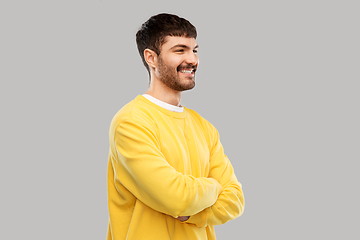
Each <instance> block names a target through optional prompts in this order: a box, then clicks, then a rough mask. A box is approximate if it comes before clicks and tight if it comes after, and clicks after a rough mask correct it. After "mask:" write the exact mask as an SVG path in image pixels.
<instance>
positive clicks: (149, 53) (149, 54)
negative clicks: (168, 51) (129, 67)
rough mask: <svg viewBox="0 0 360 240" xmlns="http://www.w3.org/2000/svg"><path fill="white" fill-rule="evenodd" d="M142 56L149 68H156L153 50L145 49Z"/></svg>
mask: <svg viewBox="0 0 360 240" xmlns="http://www.w3.org/2000/svg"><path fill="white" fill-rule="evenodd" d="M144 58H145V61H146V62H147V64H148V65H149V67H150V68H156V66H157V54H156V52H154V51H153V50H150V49H148V48H147V49H145V50H144Z"/></svg>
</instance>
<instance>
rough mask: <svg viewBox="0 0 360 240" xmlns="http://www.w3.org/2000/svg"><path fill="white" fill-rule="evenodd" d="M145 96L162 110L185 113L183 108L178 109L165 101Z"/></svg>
mask: <svg viewBox="0 0 360 240" xmlns="http://www.w3.org/2000/svg"><path fill="white" fill-rule="evenodd" d="M143 96H144V97H145V98H146V99H147V100H149V101H151V102H153V103H155V104H156V105H158V106H160V107H162V108H165V109H167V110H169V111H172V112H183V111H184V107H183V106H181V107H178V106H174V105H171V104H169V103H166V102H163V101H161V100H159V99H157V98H154V97H153V96H150V95H149V94H143Z"/></svg>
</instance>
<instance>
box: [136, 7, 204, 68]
mask: <svg viewBox="0 0 360 240" xmlns="http://www.w3.org/2000/svg"><path fill="white" fill-rule="evenodd" d="M168 36H172V37H186V38H194V39H196V37H197V32H196V28H195V27H194V26H193V25H192V24H191V23H190V22H189V21H188V20H186V19H184V18H180V17H178V16H176V15H172V14H167V13H161V14H158V15H155V16H152V17H151V18H150V19H149V20H147V21H146V22H145V23H143V24H142V25H141V28H140V29H139V31H138V32H137V33H136V43H137V47H138V50H139V54H140V56H141V59H142V61H143V64H144V65H145V67H146V69H147V70H148V72H149V73H150V68H149V65H148V64H147V62H146V60H145V57H144V51H145V49H150V50H152V51H154V52H155V53H156V54H157V55H158V56H160V53H161V47H162V45H163V44H164V43H165V41H166V37H168Z"/></svg>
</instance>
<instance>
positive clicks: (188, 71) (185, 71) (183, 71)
mask: <svg viewBox="0 0 360 240" xmlns="http://www.w3.org/2000/svg"><path fill="white" fill-rule="evenodd" d="M180 72H182V73H188V74H191V73H192V70H181V71H180Z"/></svg>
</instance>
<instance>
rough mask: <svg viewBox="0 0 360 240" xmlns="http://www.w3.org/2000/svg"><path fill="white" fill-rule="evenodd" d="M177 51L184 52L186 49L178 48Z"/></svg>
mask: <svg viewBox="0 0 360 240" xmlns="http://www.w3.org/2000/svg"><path fill="white" fill-rule="evenodd" d="M175 52H179V53H182V52H184V49H178V50H176V51H175Z"/></svg>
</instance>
